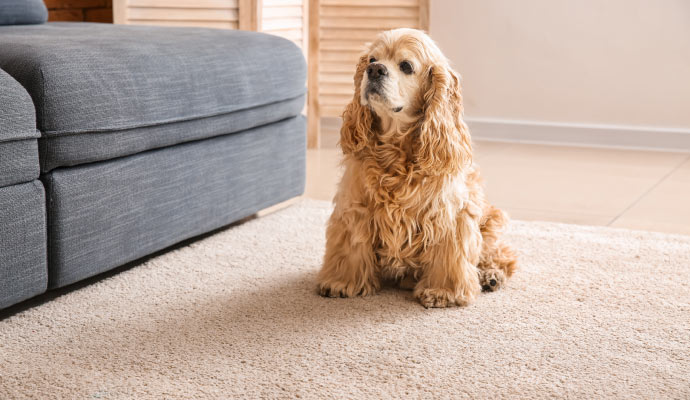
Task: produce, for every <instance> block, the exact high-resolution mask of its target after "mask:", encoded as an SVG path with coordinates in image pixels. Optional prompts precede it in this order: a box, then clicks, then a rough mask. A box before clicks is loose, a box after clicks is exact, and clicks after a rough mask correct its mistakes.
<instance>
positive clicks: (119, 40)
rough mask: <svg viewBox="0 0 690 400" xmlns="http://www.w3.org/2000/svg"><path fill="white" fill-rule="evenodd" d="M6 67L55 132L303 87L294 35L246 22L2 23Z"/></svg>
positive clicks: (173, 118)
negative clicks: (235, 25) (241, 27)
mask: <svg viewBox="0 0 690 400" xmlns="http://www.w3.org/2000/svg"><path fill="white" fill-rule="evenodd" d="M0 68H2V69H4V70H5V71H7V72H8V73H9V74H10V75H12V76H14V78H15V79H16V80H18V81H19V82H21V83H22V84H23V85H24V87H25V88H27V90H28V91H29V93H30V94H31V96H32V97H33V100H34V103H35V104H36V110H37V120H38V128H39V129H40V130H41V132H43V135H44V136H45V137H55V136H60V135H73V134H81V133H89V134H94V133H100V132H112V131H120V130H128V129H134V128H140V127H150V126H156V125H161V124H170V123H175V122H183V121H190V120H196V119H200V118H209V117H214V116H220V115H226V114H229V113H233V112H236V111H239V110H244V109H249V108H253V107H258V106H262V105H266V104H270V103H276V102H281V101H285V100H289V99H293V98H295V97H300V96H302V95H303V94H304V92H305V77H306V64H305V61H304V56H303V55H302V52H301V50H300V49H299V48H298V47H297V46H296V45H295V44H294V43H292V42H290V41H288V40H286V39H283V38H280V37H277V36H273V35H268V34H263V33H257V32H246V31H238V30H220V29H202V28H170V27H153V26H127V25H109V24H89V23H48V24H44V25H33V26H11V27H10V26H5V27H0Z"/></svg>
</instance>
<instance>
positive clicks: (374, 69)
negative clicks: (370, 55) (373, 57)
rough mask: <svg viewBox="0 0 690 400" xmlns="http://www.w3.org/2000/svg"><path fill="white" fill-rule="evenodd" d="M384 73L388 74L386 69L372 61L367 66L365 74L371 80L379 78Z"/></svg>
mask: <svg viewBox="0 0 690 400" xmlns="http://www.w3.org/2000/svg"><path fill="white" fill-rule="evenodd" d="M386 75H388V69H386V66H385V65H383V64H379V63H373V64H370V65H369V66H368V67H367V76H368V77H369V79H370V80H372V81H375V80H379V79H381V77H383V76H386Z"/></svg>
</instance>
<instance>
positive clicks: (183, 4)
mask: <svg viewBox="0 0 690 400" xmlns="http://www.w3.org/2000/svg"><path fill="white" fill-rule="evenodd" d="M116 1H117V0H116ZM127 3H128V5H129V7H165V8H225V9H228V8H238V7H239V5H238V0H128V1H127Z"/></svg>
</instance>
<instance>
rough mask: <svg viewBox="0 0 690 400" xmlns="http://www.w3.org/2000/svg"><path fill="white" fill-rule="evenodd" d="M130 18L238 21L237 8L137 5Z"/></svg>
mask: <svg viewBox="0 0 690 400" xmlns="http://www.w3.org/2000/svg"><path fill="white" fill-rule="evenodd" d="M129 19H130V20H139V21H145V20H157V21H166V20H167V21H224V22H230V21H237V20H238V19H239V16H238V13H237V10H235V9H221V8H163V7H156V8H153V7H150V8H149V7H147V8H143V7H136V8H132V9H130V10H129Z"/></svg>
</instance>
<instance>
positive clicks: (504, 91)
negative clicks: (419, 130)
mask: <svg viewBox="0 0 690 400" xmlns="http://www.w3.org/2000/svg"><path fill="white" fill-rule="evenodd" d="M430 33H431V36H432V37H433V38H434V39H435V40H436V41H437V43H438V44H439V46H440V47H441V49H442V50H443V51H444V52H445V54H446V55H447V56H448V58H449V59H450V60H451V61H452V62H453V64H454V66H455V68H456V69H457V70H458V72H460V73H461V75H462V76H463V83H464V94H465V114H466V116H467V117H468V119H472V118H480V119H482V118H489V119H498V120H526V121H536V122H545V123H550V122H556V123H576V124H614V125H624V126H629V127H633V128H634V127H642V126H645V127H651V128H653V129H656V128H664V127H666V128H676V130H678V131H682V132H683V133H690V1H686V0H579V1H578V0H525V1H516V0H431V24H430ZM653 129H652V130H653ZM648 130H649V129H648ZM688 136H689V137H690V135H688Z"/></svg>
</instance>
